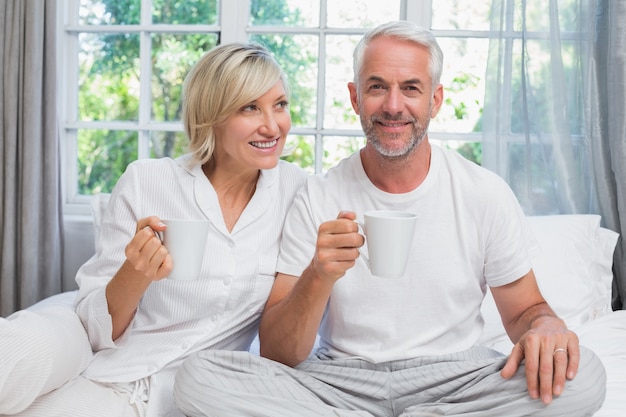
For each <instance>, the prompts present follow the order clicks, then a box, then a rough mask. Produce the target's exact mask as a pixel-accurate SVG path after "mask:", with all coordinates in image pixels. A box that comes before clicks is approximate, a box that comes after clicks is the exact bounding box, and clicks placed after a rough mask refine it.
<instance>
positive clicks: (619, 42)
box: [483, 0, 626, 309]
mask: <svg viewBox="0 0 626 417" xmlns="http://www.w3.org/2000/svg"><path fill="white" fill-rule="evenodd" d="M625 11H626V0H617V1H614V0H597V1H594V0H570V1H567V2H565V1H557V0H549V1H541V2H538V1H528V2H527V1H526V0H493V1H492V7H491V31H490V32H491V39H490V46H489V48H490V49H489V58H488V64H487V73H486V85H487V86H488V88H487V89H486V93H485V106H484V113H483V118H484V123H483V131H484V138H483V165H484V166H486V167H487V168H489V169H492V170H494V171H496V172H497V173H498V174H500V175H501V176H502V177H504V178H505V179H506V180H507V181H508V182H509V184H510V185H511V187H512V188H513V190H514V191H515V193H516V195H517V196H518V198H519V200H520V202H521V203H522V206H523V207H524V210H525V211H526V213H527V214H529V215H541V214H575V213H578V214H580V213H598V214H601V215H602V218H603V226H605V227H608V228H610V229H612V230H615V231H616V232H618V233H620V234H622V235H623V234H624V233H625V232H626V230H625V226H626V218H625V217H624V216H626V200H625V195H626V194H625V193H624V192H625V191H626V189H625V188H624V181H625V178H626V176H625V175H624V174H625V169H624V168H623V167H624V164H625V163H626V161H625V160H624V157H625V152H624V151H625V149H624V140H625V139H626V138H625V132H626V129H624V127H625V125H624V123H625V122H624V120H625V116H626V115H625V114H624V112H625V110H624V93H625V91H624V89H625V88H624V81H625V73H626V67H625V62H624V56H625V53H626V50H625V48H624V46H625V45H624V44H625V39H624V27H625V25H624V23H622V20H623V17H625V16H626V14H625ZM620 217H621V218H622V219H623V221H620ZM621 242H622V240H621V239H620V242H619V243H618V248H617V250H616V255H615V265H616V267H615V281H614V300H613V307H614V308H615V309H621V308H623V302H622V300H625V299H626V297H625V294H624V290H625V288H626V276H625V273H626V267H625V266H624V255H623V254H624V247H623V245H622V243H621Z"/></svg>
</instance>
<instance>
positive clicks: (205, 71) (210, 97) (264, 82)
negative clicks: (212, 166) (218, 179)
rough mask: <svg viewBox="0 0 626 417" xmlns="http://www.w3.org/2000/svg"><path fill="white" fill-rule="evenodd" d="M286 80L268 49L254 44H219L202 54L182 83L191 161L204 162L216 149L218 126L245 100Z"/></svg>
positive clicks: (285, 83) (249, 100)
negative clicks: (216, 129)
mask: <svg viewBox="0 0 626 417" xmlns="http://www.w3.org/2000/svg"><path fill="white" fill-rule="evenodd" d="M279 80H280V81H282V84H283V87H284V88H285V91H286V93H287V95H288V94H289V91H288V85H287V80H286V77H285V74H284V73H283V71H282V69H281V68H280V66H279V65H278V63H277V62H276V60H275V59H274V58H273V57H272V55H271V54H270V53H269V51H268V50H267V49H265V48H264V47H262V46H260V45H255V44H241V43H234V44H226V45H220V46H217V47H215V48H213V49H212V50H210V51H209V52H207V53H206V54H205V55H203V56H202V58H200V60H199V61H198V62H197V63H196V64H195V65H194V66H193V68H192V69H191V71H190V72H189V74H187V77H186V78H185V82H184V84H183V116H182V119H183V126H184V128H185V133H187V137H188V138H189V150H190V151H191V153H192V157H191V159H190V161H189V162H190V164H192V165H193V164H196V163H200V164H205V163H206V162H208V161H209V160H210V159H211V157H212V156H213V152H214V150H215V140H216V138H215V129H214V128H215V127H216V126H220V125H221V124H223V123H225V122H226V121H227V120H228V118H229V117H230V116H232V115H233V114H234V113H235V112H236V111H237V110H239V109H240V108H242V107H243V106H245V105H246V104H248V103H250V102H252V101H254V100H256V99H258V98H259V97H261V96H262V95H263V94H265V93H266V92H267V91H268V90H269V89H270V88H272V87H273V86H274V85H275V84H276V82H278V81H279Z"/></svg>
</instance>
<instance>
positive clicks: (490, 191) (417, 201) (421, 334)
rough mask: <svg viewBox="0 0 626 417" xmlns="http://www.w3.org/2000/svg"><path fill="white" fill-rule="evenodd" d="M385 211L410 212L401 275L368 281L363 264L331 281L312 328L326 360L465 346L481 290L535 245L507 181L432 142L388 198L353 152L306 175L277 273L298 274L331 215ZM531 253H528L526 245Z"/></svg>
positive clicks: (519, 263) (521, 269) (522, 261)
mask: <svg viewBox="0 0 626 417" xmlns="http://www.w3.org/2000/svg"><path fill="white" fill-rule="evenodd" d="M376 209H394V210H403V211H411V212H414V213H415V214H416V215H417V224H416V228H415V237H414V239H413V243H412V248H411V256H410V259H409V263H408V266H407V272H406V273H405V276H404V277H402V278H396V279H392V278H386V279H385V278H379V277H375V276H372V275H371V274H370V272H369V270H368V268H367V266H366V264H365V261H364V260H363V259H358V260H357V262H356V265H355V266H354V267H353V268H352V269H350V270H349V271H348V272H347V273H346V274H345V276H344V277H342V278H341V279H339V280H338V281H337V283H336V284H335V286H334V288H333V291H332V294H331V297H330V300H329V302H328V305H327V308H326V312H325V314H324V317H323V319H322V323H321V326H320V329H319V334H320V349H322V351H324V353H325V354H327V355H329V356H331V357H358V358H362V359H366V360H368V361H372V362H386V361H391V360H399V359H406V358H413V357H419V356H424V355H437V354H445V353H450V352H457V351H461V350H465V349H467V348H470V347H471V346H472V345H474V344H475V343H476V341H477V340H478V337H479V336H480V334H481V331H482V327H483V323H484V322H483V320H482V317H481V315H480V305H481V303H482V300H483V297H484V294H485V291H486V285H489V286H501V285H505V284H508V283H511V282H513V281H515V280H517V279H519V278H521V277H522V276H524V275H525V274H526V273H528V271H529V270H530V269H531V265H530V260H529V251H530V250H531V248H534V247H535V245H536V244H535V241H534V239H533V237H532V235H531V232H530V229H529V228H528V227H527V225H526V219H525V216H524V214H523V212H522V210H521V208H520V206H519V204H518V202H517V200H516V198H515V196H514V195H513V193H512V191H511V189H510V188H509V187H508V185H507V184H506V183H505V182H504V181H503V180H502V179H501V178H500V177H498V176H497V175H495V174H494V173H492V172H490V171H488V170H486V169H484V168H482V167H480V166H478V165H476V164H474V163H473V162H470V161H468V160H466V159H464V158H463V157H462V156H460V155H459V154H458V153H456V152H454V151H449V150H445V149H441V148H438V147H436V146H432V155H431V164H430V170H429V172H428V175H427V177H426V179H425V180H424V182H423V183H422V184H421V185H420V186H419V187H417V188H416V189H415V190H413V191H411V192H408V193H403V194H390V193H387V192H384V191H381V190H380V189H378V188H376V187H375V186H374V185H373V184H372V183H371V181H370V180H369V179H368V177H367V175H366V174H365V171H364V170H363V166H362V163H361V159H360V153H359V152H357V153H355V154H354V155H352V156H351V157H349V158H347V159H345V160H343V161H342V162H341V163H340V164H339V165H338V166H337V167H335V168H333V169H330V170H329V171H328V172H327V174H326V175H324V176H315V177H311V178H309V180H308V181H307V185H306V186H305V187H304V188H303V189H302V190H301V191H300V192H299V193H298V196H297V197H296V199H295V200H294V205H293V207H292V209H291V210H290V212H289V214H288V216H287V220H286V222H285V229H284V232H283V241H282V244H281V254H280V257H279V261H278V268H277V269H278V271H279V272H281V273H284V274H289V275H294V276H300V275H301V273H302V271H303V270H304V269H305V268H306V267H307V266H308V264H309V263H310V261H311V259H312V257H313V254H314V251H315V242H316V238H317V230H318V227H319V226H320V224H321V223H322V222H325V221H327V220H331V219H335V218H336V217H337V214H338V213H339V211H340V210H351V211H354V212H356V213H357V217H358V219H359V220H360V221H362V220H363V218H362V215H363V213H364V212H365V211H368V210H376ZM533 250H534V249H533Z"/></svg>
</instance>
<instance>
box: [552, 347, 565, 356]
mask: <svg viewBox="0 0 626 417" xmlns="http://www.w3.org/2000/svg"><path fill="white" fill-rule="evenodd" d="M558 352H565V353H567V349H563V348H558V349H555V350H554V352H553V353H552V356H554V355H556V354H557V353H558Z"/></svg>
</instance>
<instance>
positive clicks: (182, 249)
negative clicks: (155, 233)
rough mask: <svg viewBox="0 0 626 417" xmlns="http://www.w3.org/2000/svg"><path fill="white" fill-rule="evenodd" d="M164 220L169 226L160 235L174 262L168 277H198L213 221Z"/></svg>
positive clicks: (177, 278) (176, 278)
mask: <svg viewBox="0 0 626 417" xmlns="http://www.w3.org/2000/svg"><path fill="white" fill-rule="evenodd" d="M162 222H163V223H165V225H166V226H167V228H166V229H165V230H164V231H163V232H161V233H160V236H161V237H162V240H163V245H164V246H165V247H166V248H167V251H168V252H169V253H170V256H171V257H172V263H173V268H172V271H171V272H170V274H169V275H168V278H169V279H175V280H193V279H198V278H199V276H200V267H201V266H202V260H203V258H204V249H205V247H206V242H207V237H208V234H209V225H210V224H211V222H209V221H208V220H162Z"/></svg>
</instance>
